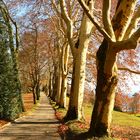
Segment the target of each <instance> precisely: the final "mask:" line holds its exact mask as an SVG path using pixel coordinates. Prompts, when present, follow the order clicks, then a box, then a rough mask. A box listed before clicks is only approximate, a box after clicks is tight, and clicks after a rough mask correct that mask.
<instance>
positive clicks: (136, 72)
mask: <svg viewBox="0 0 140 140" xmlns="http://www.w3.org/2000/svg"><path fill="white" fill-rule="evenodd" d="M118 70H125V71H129V72H131V73H134V74H140V71H135V70H131V69H129V68H126V67H119V68H118Z"/></svg>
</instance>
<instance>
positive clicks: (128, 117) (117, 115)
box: [112, 111, 140, 128]
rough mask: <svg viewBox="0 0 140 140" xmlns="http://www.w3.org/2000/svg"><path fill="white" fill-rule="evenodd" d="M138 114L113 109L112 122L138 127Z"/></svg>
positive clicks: (139, 123) (139, 124) (139, 121)
mask: <svg viewBox="0 0 140 140" xmlns="http://www.w3.org/2000/svg"><path fill="white" fill-rule="evenodd" d="M138 116H139V115H134V114H127V113H123V112H118V111H113V121H112V124H117V125H124V126H132V127H139V128H140V117H138Z"/></svg>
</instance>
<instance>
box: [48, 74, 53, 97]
mask: <svg viewBox="0 0 140 140" xmlns="http://www.w3.org/2000/svg"><path fill="white" fill-rule="evenodd" d="M52 80H53V79H52V72H50V77H49V89H48V90H49V95H48V96H50V97H52V92H53V90H52V87H53V81H52Z"/></svg>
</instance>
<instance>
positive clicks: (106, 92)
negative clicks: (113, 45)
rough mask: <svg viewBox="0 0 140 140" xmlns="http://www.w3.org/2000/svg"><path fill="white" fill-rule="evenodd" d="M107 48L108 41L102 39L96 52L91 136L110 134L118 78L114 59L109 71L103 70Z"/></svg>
mask: <svg viewBox="0 0 140 140" xmlns="http://www.w3.org/2000/svg"><path fill="white" fill-rule="evenodd" d="M107 50H108V43H107V41H106V40H104V41H103V43H102V45H101V46H100V48H99V50H98V52H97V87H96V100H95V104H94V109H93V113H92V120H91V124H90V129H89V133H90V134H91V135H93V136H104V135H107V136H109V134H110V123H111V120H112V111H113V107H114V98H115V89H116V85H117V81H118V80H117V68H116V65H115V61H114V62H113V66H112V68H111V70H109V73H106V72H105V65H110V62H109V61H108V62H106V56H107V54H108V51H107ZM110 57H111V56H110ZM113 57H115V54H114V55H113V56H112V59H114V58H113ZM110 59H111V58H110ZM107 63H108V64H107Z"/></svg>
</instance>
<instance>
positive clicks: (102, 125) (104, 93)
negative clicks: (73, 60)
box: [89, 0, 136, 137]
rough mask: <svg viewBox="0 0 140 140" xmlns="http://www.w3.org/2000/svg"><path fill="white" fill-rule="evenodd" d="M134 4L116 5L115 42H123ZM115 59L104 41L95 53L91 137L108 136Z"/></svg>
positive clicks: (122, 2)
mask: <svg viewBox="0 0 140 140" xmlns="http://www.w3.org/2000/svg"><path fill="white" fill-rule="evenodd" d="M135 4H136V0H134V1H128V0H123V1H120V2H119V3H118V6H117V11H116V14H115V16H114V17H113V21H112V23H113V29H114V31H115V36H116V40H119V41H121V40H123V38H124V35H125V33H126V31H127V28H128V26H129V24H130V21H131V19H132V15H133V12H134V9H135V8H134V7H135ZM126 11H127V12H126ZM118 47H119V46H118ZM116 57H117V52H114V50H113V46H109V44H108V42H107V41H106V40H105V39H104V41H103V43H102V44H101V46H100V47H99V50H98V52H97V87H96V100H95V105H94V109H93V112H92V118H91V124H90V129H89V134H90V135H92V136H99V137H103V136H109V135H110V124H111V121H112V111H113V108H114V100H115V91H116V86H117V82H118V79H117V66H116Z"/></svg>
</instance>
